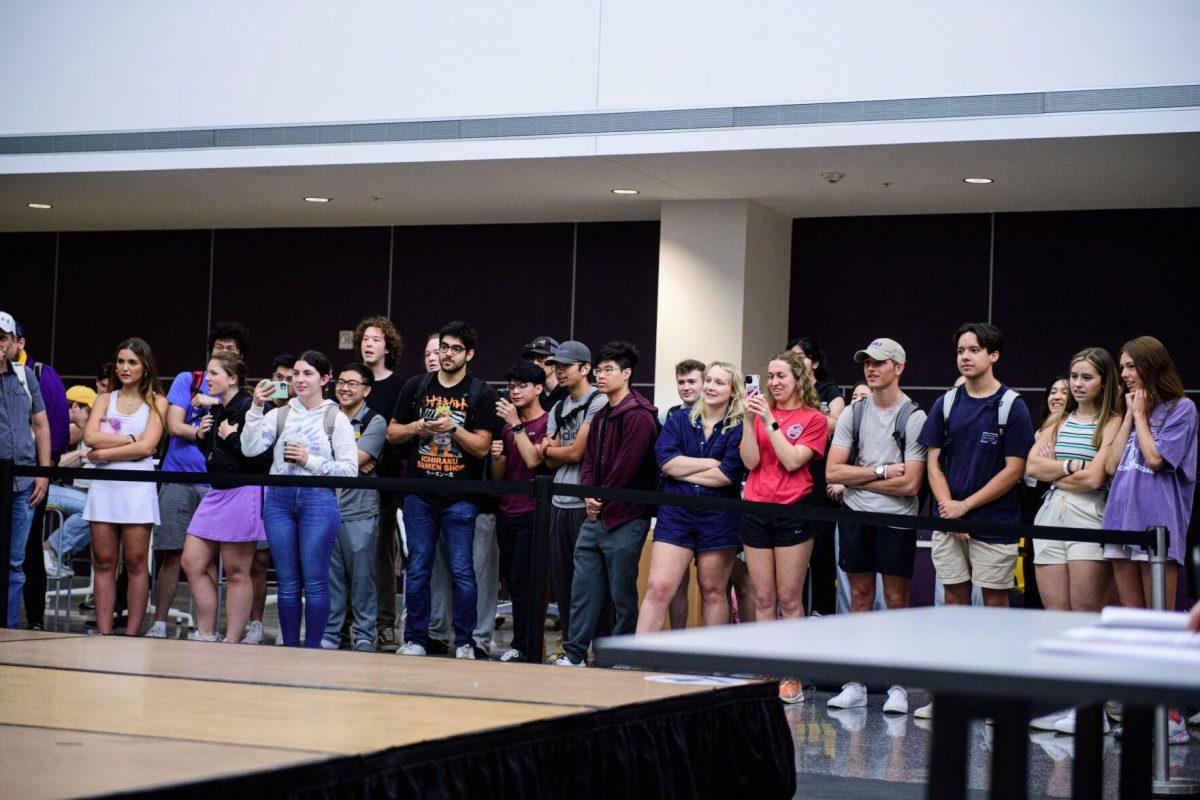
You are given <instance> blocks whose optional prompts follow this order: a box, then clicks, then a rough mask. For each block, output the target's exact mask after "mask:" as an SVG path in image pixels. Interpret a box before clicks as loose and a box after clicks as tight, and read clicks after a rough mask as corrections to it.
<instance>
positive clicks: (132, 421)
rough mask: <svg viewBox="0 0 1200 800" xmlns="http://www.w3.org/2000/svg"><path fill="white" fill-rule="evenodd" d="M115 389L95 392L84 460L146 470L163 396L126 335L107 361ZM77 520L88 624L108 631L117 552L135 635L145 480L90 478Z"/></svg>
mask: <svg viewBox="0 0 1200 800" xmlns="http://www.w3.org/2000/svg"><path fill="white" fill-rule="evenodd" d="M115 364H116V377H117V383H118V384H119V388H118V390H117V391H115V392H112V393H110V394H103V395H100V396H99V397H98V398H96V402H95V403H94V404H93V406H92V413H91V416H89V417H88V421H87V426H86V427H85V428H84V432H83V440H84V443H85V444H87V446H88V447H90V448H92V449H91V451H89V452H88V455H87V457H88V460H89V461H91V462H93V463H94V464H95V465H96V466H97V467H101V468H104V469H124V470H153V469H154V452H155V450H157V449H158V442H159V439H161V438H162V434H163V420H164V419H165V416H166V413H167V398H166V397H165V396H164V395H163V392H162V388H161V387H160V386H159V383H158V374H157V372H156V371H155V367H154V356H153V354H152V353H151V352H150V345H148V344H146V342H144V341H143V340H141V339H136V338H134V339H127V340H126V341H124V342H122V343H121V344H120V345H119V346H118V347H117V355H116V359H115ZM83 518H84V519H85V520H87V521H88V522H90V523H91V529H92V570H93V573H94V576H95V593H96V628H97V629H98V630H99V631H100V633H102V634H111V633H112V629H113V609H114V607H115V606H116V600H117V562H118V560H119V559H120V554H121V548H122V546H124V550H125V573H126V575H127V576H128V578H129V594H128V601H129V621H128V625H127V626H126V629H125V631H126V634H128V635H130V636H137V634H138V631H139V629H140V628H141V626H142V618H143V616H145V613H146V604H147V602H148V601H149V599H150V573H149V569H148V556H149V551H150V531H151V528H152V527H153V526H154V525H156V524H157V523H158V521H159V519H158V495H157V492H156V488H155V484H154V482H153V481H136V482H133V481H104V480H97V481H93V482H92V487H91V489H89V490H88V496H87V502H86V503H85V504H84V507H83Z"/></svg>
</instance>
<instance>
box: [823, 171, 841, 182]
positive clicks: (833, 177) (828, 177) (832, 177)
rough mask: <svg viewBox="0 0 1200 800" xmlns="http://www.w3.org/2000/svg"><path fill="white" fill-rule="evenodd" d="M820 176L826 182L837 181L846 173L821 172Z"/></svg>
mask: <svg viewBox="0 0 1200 800" xmlns="http://www.w3.org/2000/svg"><path fill="white" fill-rule="evenodd" d="M821 177H822V178H824V179H825V182H826V183H837V182H838V181H840V180H841V179H842V178H844V177H846V173H844V172H822V173H821Z"/></svg>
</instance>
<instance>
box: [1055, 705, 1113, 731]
mask: <svg viewBox="0 0 1200 800" xmlns="http://www.w3.org/2000/svg"><path fill="white" fill-rule="evenodd" d="M1054 730H1056V731H1058V732H1059V733H1065V734H1066V735H1067V736H1074V735H1075V709H1073V708H1072V709H1071V710H1070V711H1068V712H1067V713H1066V714H1063V715H1062V717H1061V718H1059V720H1058V722H1056V723H1054ZM1109 730H1110V727H1109V724H1108V715H1107V714H1105V715H1104V733H1108V732H1109Z"/></svg>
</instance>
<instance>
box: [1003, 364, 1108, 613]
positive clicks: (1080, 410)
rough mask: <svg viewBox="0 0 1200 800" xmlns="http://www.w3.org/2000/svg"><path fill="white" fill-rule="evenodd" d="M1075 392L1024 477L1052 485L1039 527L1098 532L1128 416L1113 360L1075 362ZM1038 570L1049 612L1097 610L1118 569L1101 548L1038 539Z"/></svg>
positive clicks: (1042, 436)
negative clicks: (1111, 464)
mask: <svg viewBox="0 0 1200 800" xmlns="http://www.w3.org/2000/svg"><path fill="white" fill-rule="evenodd" d="M1067 385H1068V388H1069V391H1068V393H1067V396H1066V398H1065V399H1064V402H1063V404H1062V405H1061V406H1059V408H1058V409H1057V410H1055V411H1053V412H1051V413H1050V414H1049V416H1047V417H1046V421H1045V422H1043V423H1042V427H1041V429H1040V430H1039V431H1038V434H1037V439H1036V440H1035V441H1034V443H1033V448H1032V449H1031V450H1030V451H1029V458H1028V459H1027V460H1026V462H1025V474H1026V475H1027V476H1029V477H1031V478H1035V479H1037V480H1039V481H1046V482H1048V483H1050V484H1051V487H1050V489H1049V491H1047V492H1046V496H1045V497H1044V498H1043V500H1042V506H1041V508H1040V509H1039V510H1038V512H1037V516H1036V517H1035V518H1034V524H1035V525H1056V526H1063V527H1068V528H1093V529H1097V528H1100V527H1101V526H1102V524H1103V521H1104V504H1105V492H1104V488H1105V486H1106V485H1107V484H1108V472H1107V471H1106V469H1105V464H1106V463H1107V459H1108V453H1109V450H1110V449H1111V448H1112V446H1113V442H1114V441H1115V440H1116V436H1117V431H1118V429H1119V428H1120V427H1121V416H1122V414H1123V413H1124V410H1125V409H1124V403H1123V397H1122V395H1123V392H1122V391H1121V389H1120V383H1119V380H1118V378H1117V368H1116V366H1115V365H1114V364H1113V360H1112V356H1110V355H1109V354H1108V351H1107V350H1105V349H1104V348H1101V347H1089V348H1086V349H1084V350H1081V351H1080V352H1078V353H1076V354H1075V355H1074V356H1072V358H1071V362H1070V365H1069V367H1068V371H1067ZM1033 549H1034V558H1033V563H1034V570H1035V572H1036V574H1037V585H1038V591H1039V592H1040V594H1041V598H1042V603H1043V605H1044V606H1045V607H1046V608H1047V609H1048V610H1051V611H1099V610H1100V609H1101V608H1102V607H1103V606H1104V601H1105V598H1106V597H1107V596H1108V589H1109V584H1110V583H1111V580H1112V571H1111V569H1110V567H1109V565H1108V562H1107V561H1105V559H1104V548H1103V546H1101V545H1099V544H1096V543H1095V542H1064V541H1057V540H1053V539H1034V540H1033Z"/></svg>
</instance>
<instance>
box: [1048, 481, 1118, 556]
mask: <svg viewBox="0 0 1200 800" xmlns="http://www.w3.org/2000/svg"><path fill="white" fill-rule="evenodd" d="M1103 523H1104V495H1103V494H1102V493H1100V492H1066V491H1063V490H1061V489H1051V490H1050V491H1049V492H1048V493H1047V494H1046V499H1045V500H1044V501H1043V502H1042V507H1041V508H1040V509H1038V513H1037V516H1036V517H1034V519H1033V524H1034V525H1053V526H1057V527H1063V528H1090V529H1092V530H1099V529H1100V528H1101V527H1102V526H1103ZM1103 560H1104V546H1103V545H1101V544H1100V543H1098V542H1071V541H1060V540H1057V539H1034V540H1033V563H1034V564H1065V563H1067V562H1068V561H1103Z"/></svg>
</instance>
